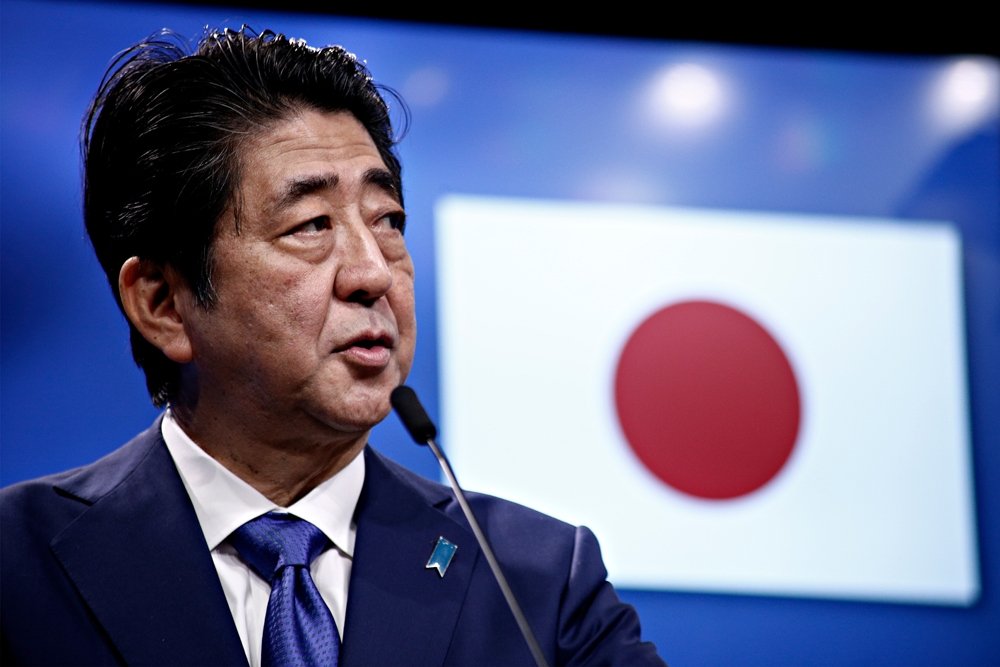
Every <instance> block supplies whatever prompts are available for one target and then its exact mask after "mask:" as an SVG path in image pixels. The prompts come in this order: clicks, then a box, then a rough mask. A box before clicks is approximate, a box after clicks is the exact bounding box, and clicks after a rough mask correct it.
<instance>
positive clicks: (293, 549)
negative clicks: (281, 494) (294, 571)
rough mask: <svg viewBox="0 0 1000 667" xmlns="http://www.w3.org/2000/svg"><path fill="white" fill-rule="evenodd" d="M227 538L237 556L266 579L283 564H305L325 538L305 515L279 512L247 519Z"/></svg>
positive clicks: (268, 579) (320, 548)
mask: <svg viewBox="0 0 1000 667" xmlns="http://www.w3.org/2000/svg"><path fill="white" fill-rule="evenodd" d="M229 539H230V542H231V543H232V545H233V546H234V547H236V550H237V551H238V552H239V554H240V558H242V559H243V560H244V561H245V562H246V564H247V565H249V566H250V567H251V568H253V570H254V571H255V572H256V573H257V574H258V575H260V577H261V578H262V579H264V580H265V581H267V582H269V583H270V582H272V581H273V580H274V577H275V575H276V574H278V572H280V571H281V569H282V568H283V567H285V566H286V565H292V566H295V565H298V566H304V567H307V568H308V567H309V565H310V564H311V563H312V561H313V559H314V558H316V556H318V555H320V553H322V551H323V549H324V548H326V545H327V541H328V540H327V538H326V535H324V534H323V531H321V530H320V529H319V528H317V527H316V526H314V525H312V524H311V523H309V522H308V521H306V520H305V519H300V518H298V517H296V516H292V515H291V514H282V513H278V512H269V513H267V514H264V515H261V516H259V517H257V518H256V519H253V520H251V521H247V522H246V523H245V524H243V525H242V526H240V527H239V528H237V529H236V530H235V531H234V532H233V534H232V535H231V536H230V538H229Z"/></svg>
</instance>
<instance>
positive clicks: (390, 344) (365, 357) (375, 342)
mask: <svg viewBox="0 0 1000 667" xmlns="http://www.w3.org/2000/svg"><path fill="white" fill-rule="evenodd" d="M395 345H396V341H395V338H394V337H393V336H392V335H391V334H389V333H388V332H386V331H376V330H373V331H365V332H362V333H360V334H358V335H356V336H354V337H352V338H351V339H350V340H348V341H347V342H346V343H344V344H343V345H339V346H338V347H336V348H334V350H333V352H334V354H340V355H342V356H343V357H345V358H346V359H348V360H350V361H351V362H352V363H355V364H358V365H361V366H372V367H381V366H385V365H386V364H388V363H389V359H390V358H391V356H392V350H393V348H394V347H395Z"/></svg>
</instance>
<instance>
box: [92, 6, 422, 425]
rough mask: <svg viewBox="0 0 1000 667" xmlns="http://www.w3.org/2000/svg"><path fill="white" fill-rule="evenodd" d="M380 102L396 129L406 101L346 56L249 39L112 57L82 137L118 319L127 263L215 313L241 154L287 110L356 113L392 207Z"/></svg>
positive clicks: (163, 373) (139, 49) (246, 35)
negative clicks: (223, 232)
mask: <svg viewBox="0 0 1000 667" xmlns="http://www.w3.org/2000/svg"><path fill="white" fill-rule="evenodd" d="M383 93H386V94H388V95H389V96H391V97H392V98H393V99H394V100H395V101H397V102H398V103H399V109H400V112H401V114H402V119H403V121H404V122H405V121H406V119H407V115H406V113H407V112H406V107H405V105H403V103H402V100H401V99H399V97H398V96H397V95H396V94H395V93H393V92H392V91H391V90H389V89H387V88H384V87H381V86H376V85H375V84H374V83H373V81H372V78H371V75H370V74H369V72H368V69H367V67H366V66H365V65H364V64H363V63H362V62H361V61H359V60H358V59H357V58H356V57H355V56H354V55H353V54H352V53H350V52H348V51H346V50H345V49H344V48H342V47H340V46H327V47H324V48H315V47H311V46H308V45H307V44H306V43H305V42H304V41H302V40H295V39H289V38H287V37H285V36H284V35H281V34H276V33H274V32H271V31H270V30H265V31H264V32H261V33H259V34H258V33H256V32H254V31H253V30H251V29H250V28H248V27H246V26H244V27H243V28H241V29H240V30H232V29H228V28H227V29H225V30H222V31H218V30H215V31H207V32H206V34H205V35H204V37H202V39H201V40H200V41H199V42H198V43H197V45H196V47H195V48H194V49H193V52H192V51H191V50H190V48H189V47H188V45H187V43H186V42H185V41H184V40H183V39H182V38H180V37H179V36H178V35H176V34H175V33H172V32H170V31H167V30H164V31H161V32H159V33H157V34H155V35H153V36H151V37H150V38H148V39H146V40H144V41H142V42H140V43H138V44H136V45H135V46H132V47H131V48H129V49H127V50H125V51H123V52H122V53H120V54H119V55H118V56H117V57H116V58H115V59H114V60H113V61H112V63H111V65H110V66H109V67H108V70H107V72H106V73H105V75H104V78H103V79H102V81H101V84H100V87H99V88H98V91H97V94H96V95H95V97H94V100H93V102H92V104H91V106H90V108H89V110H88V111H87V114H86V116H85V117H84V122H83V131H82V136H81V149H82V154H83V166H84V183H83V188H84V194H83V214H84V221H85V224H86V228H87V235H88V236H89V238H90V241H91V244H92V245H93V247H94V251H95V252H96V254H97V258H98V261H99V262H100V263H101V266H102V268H103V269H104V272H105V274H106V276H107V279H108V283H109V284H110V285H111V289H112V292H113V293H114V295H115V298H116V300H117V302H118V306H119V308H121V305H122V302H121V295H120V294H119V293H118V275H119V272H120V271H121V267H122V264H124V263H125V261H126V260H128V259H129V258H130V257H138V258H139V259H141V260H144V261H152V262H155V263H157V264H159V265H161V266H168V265H169V266H171V267H173V268H174V269H175V270H176V271H177V272H178V273H179V274H180V275H181V276H182V278H183V279H184V280H185V281H186V282H187V283H188V285H189V286H190V287H191V289H192V291H193V292H194V294H195V296H196V298H197V300H198V303H199V304H200V305H201V306H202V307H204V308H211V307H212V304H213V303H214V300H215V293H214V290H213V287H212V243H213V240H214V238H215V236H216V233H217V229H216V228H217V225H218V222H219V219H220V218H221V217H222V215H223V213H224V212H225V211H227V210H229V209H230V208H232V210H233V211H234V212H235V213H236V214H237V220H238V214H239V191H238V186H239V183H240V181H241V169H240V156H241V146H242V145H243V143H244V142H246V141H247V140H248V139H250V138H252V137H253V136H255V135H256V134H258V133H259V132H260V130H261V129H265V128H267V127H270V126H271V125H272V124H273V123H274V122H277V121H279V120H282V119H284V118H287V117H288V116H290V115H292V114H293V113H294V112H295V111H296V110H299V109H302V108H315V109H318V110H321V111H347V112H350V113H351V114H353V115H354V117H355V118H357V119H358V121H360V122H361V124H362V125H363V126H364V127H365V128H366V129H367V130H368V134H369V135H370V136H371V138H372V141H373V142H374V143H375V146H376V148H377V149H378V152H379V154H380V156H381V157H382V160H383V162H384V163H385V165H386V167H387V168H388V169H389V171H390V173H391V174H392V177H393V180H394V181H395V183H394V185H395V188H396V192H398V193H400V196H402V191H403V189H402V182H401V166H400V163H399V159H398V158H397V157H396V155H395V152H394V147H395V144H396V137H395V136H394V134H393V130H392V123H391V121H390V116H389V107H388V105H387V104H386V101H385V99H384V98H383ZM237 224H238V223H237ZM126 319H127V318H126ZM129 329H130V338H131V344H132V356H133V357H134V359H135V361H136V363H137V364H138V365H139V367H140V368H142V369H143V371H144V372H145V374H146V386H147V388H148V390H149V394H150V397H151V398H152V400H153V403H154V404H155V405H158V406H163V405H165V404H166V403H168V402H169V401H170V400H171V399H172V398H174V397H175V396H176V393H177V391H178V389H179V384H180V367H179V366H178V364H176V363H174V362H172V361H171V360H169V359H168V358H167V357H166V356H164V355H163V353H162V352H160V350H159V349H158V348H157V347H155V346H154V345H152V344H151V343H149V342H148V341H147V340H145V339H144V338H143V336H142V334H140V333H139V331H138V330H137V329H136V328H135V326H134V325H133V324H132V323H131V322H129Z"/></svg>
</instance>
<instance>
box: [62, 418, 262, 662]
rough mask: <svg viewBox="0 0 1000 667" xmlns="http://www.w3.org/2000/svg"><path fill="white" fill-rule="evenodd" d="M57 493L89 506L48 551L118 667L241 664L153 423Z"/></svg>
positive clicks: (193, 520) (205, 554)
mask: <svg viewBox="0 0 1000 667" xmlns="http://www.w3.org/2000/svg"><path fill="white" fill-rule="evenodd" d="M57 493H61V494H63V495H69V496H71V497H72V498H75V499H76V500H78V501H80V502H84V503H87V504H91V507H90V508H89V509H88V510H87V511H86V512H85V513H84V514H82V515H81V516H80V517H79V518H78V519H77V520H76V521H75V522H74V523H72V524H71V525H70V526H69V527H68V528H67V529H66V530H64V531H63V532H62V533H61V534H60V535H59V536H58V537H56V539H55V540H54V541H53V542H52V549H53V551H54V552H55V554H56V556H57V558H59V559H60V561H61V562H62V564H63V567H64V568H65V569H66V572H67V574H68V575H69V576H70V578H72V579H73V581H74V583H75V585H76V587H77V589H78V590H79V591H80V594H81V595H82V596H83V598H84V599H85V600H86V602H87V604H88V605H89V606H90V608H91V610H92V611H93V613H94V616H95V618H96V619H97V622H98V623H99V624H100V625H101V626H102V627H103V628H104V630H105V631H106V632H107V634H108V636H109V637H110V639H111V642H112V643H113V644H114V645H115V647H116V648H117V649H118V651H119V652H120V654H121V656H122V657H123V659H124V661H125V662H126V663H128V664H156V663H159V664H163V663H166V662H170V663H171V664H176V665H193V664H199V665H206V664H217V665H233V664H244V665H245V664H246V656H245V655H244V653H243V648H242V645H241V643H240V639H239V635H238V633H237V632H236V628H235V626H234V624H233V621H232V616H231V614H230V612H229V606H228V604H227V603H226V599H225V594H224V593H223V591H222V586H221V584H220V583H219V578H218V574H217V573H216V571H215V567H214V565H213V564H212V559H211V556H210V554H209V551H208V546H207V545H206V543H205V540H204V537H203V535H202V532H201V529H200V527H199V524H198V519H197V517H196V515H195V513H194V509H193V508H192V506H191V503H190V500H189V498H188V496H187V492H186V491H185V489H184V486H183V484H182V482H181V480H180V477H179V476H178V474H177V471H176V468H175V467H174V464H173V460H172V459H171V458H170V454H169V452H168V451H167V448H166V446H165V445H164V443H163V440H162V438H161V436H160V433H159V421H157V423H156V424H154V426H153V427H152V428H150V429H149V430H148V431H146V432H145V433H143V434H141V435H140V436H138V437H137V438H136V439H135V440H134V441H133V442H131V443H129V444H128V445H126V447H125V448H123V449H122V450H119V451H118V452H116V453H115V454H113V455H112V456H111V457H108V458H107V459H105V460H104V461H102V462H100V463H98V464H95V466H91V467H90V468H88V469H87V470H86V472H85V473H82V474H80V475H78V476H75V477H70V478H69V479H67V480H66V481H65V482H64V483H62V484H60V486H59V487H58V488H57Z"/></svg>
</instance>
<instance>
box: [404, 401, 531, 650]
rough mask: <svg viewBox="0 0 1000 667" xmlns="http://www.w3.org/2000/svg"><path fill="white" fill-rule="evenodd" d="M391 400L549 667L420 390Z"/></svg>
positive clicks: (520, 624)
mask: <svg viewBox="0 0 1000 667" xmlns="http://www.w3.org/2000/svg"><path fill="white" fill-rule="evenodd" d="M389 402H390V403H392V407H393V409H395V410H396V414H397V415H399V419H400V421H402V422H403V426H405V427H406V430H407V431H409V432H410V436H412V437H413V439H414V440H415V441H416V443H417V444H418V445H427V446H428V447H430V448H431V451H432V452H434V456H435V458H437V460H438V463H440V464H441V469H442V470H443V471H444V474H445V476H446V477H447V478H448V481H449V482H450V483H451V488H452V491H454V493H455V499H456V500H458V504H459V505H461V507H462V512H464V513H465V518H466V520H468V522H469V526H471V527H472V532H473V533H475V535H476V541H477V542H479V548H480V549H482V550H483V554H484V555H485V556H486V561H487V562H488V563H489V564H490V569H491V570H493V576H494V577H495V578H496V580H497V583H498V584H500V590H501V592H503V596H504V598H505V599H506V600H507V606H508V607H510V611H511V613H513V614H514V620H516V621H517V626H518V627H519V628H520V629H521V634H522V635H523V636H524V641H525V642H527V644H528V649H529V650H531V655H532V657H534V658H535V663H536V664H537V665H538V667H548V662H546V660H545V655H543V654H542V649H541V647H540V646H539V645H538V640H536V639H535V634H534V633H533V632H532V631H531V626H530V625H528V619H527V618H525V616H524V612H523V611H521V605H519V604H518V603H517V598H515V597H514V591H512V590H511V588H510V586H509V585H508V584H507V578H506V577H505V576H504V575H503V571H502V570H501V569H500V563H499V562H498V561H497V559H496V556H494V555H493V549H492V548H491V547H490V543H489V540H487V539H486V534H485V533H483V531H482V529H481V528H480V527H479V522H478V521H476V516H475V515H474V514H473V513H472V507H470V506H469V501H467V500H466V499H465V492H464V491H462V487H461V486H459V485H458V479H456V478H455V472H454V471H453V470H452V469H451V464H450V463H449V462H448V459H447V458H446V457H445V455H444V452H442V451H441V449H440V448H439V447H438V446H437V443H436V442H434V438H435V437H436V436H437V428H436V427H435V426H434V422H432V421H431V418H430V417H429V416H427V412H426V411H425V410H424V406H422V405H421V404H420V399H418V398H417V394H416V392H415V391H413V390H412V389H410V388H409V387H407V386H406V385H400V386H398V387H396V388H395V389H393V390H392V394H391V395H390V396H389Z"/></svg>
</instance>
